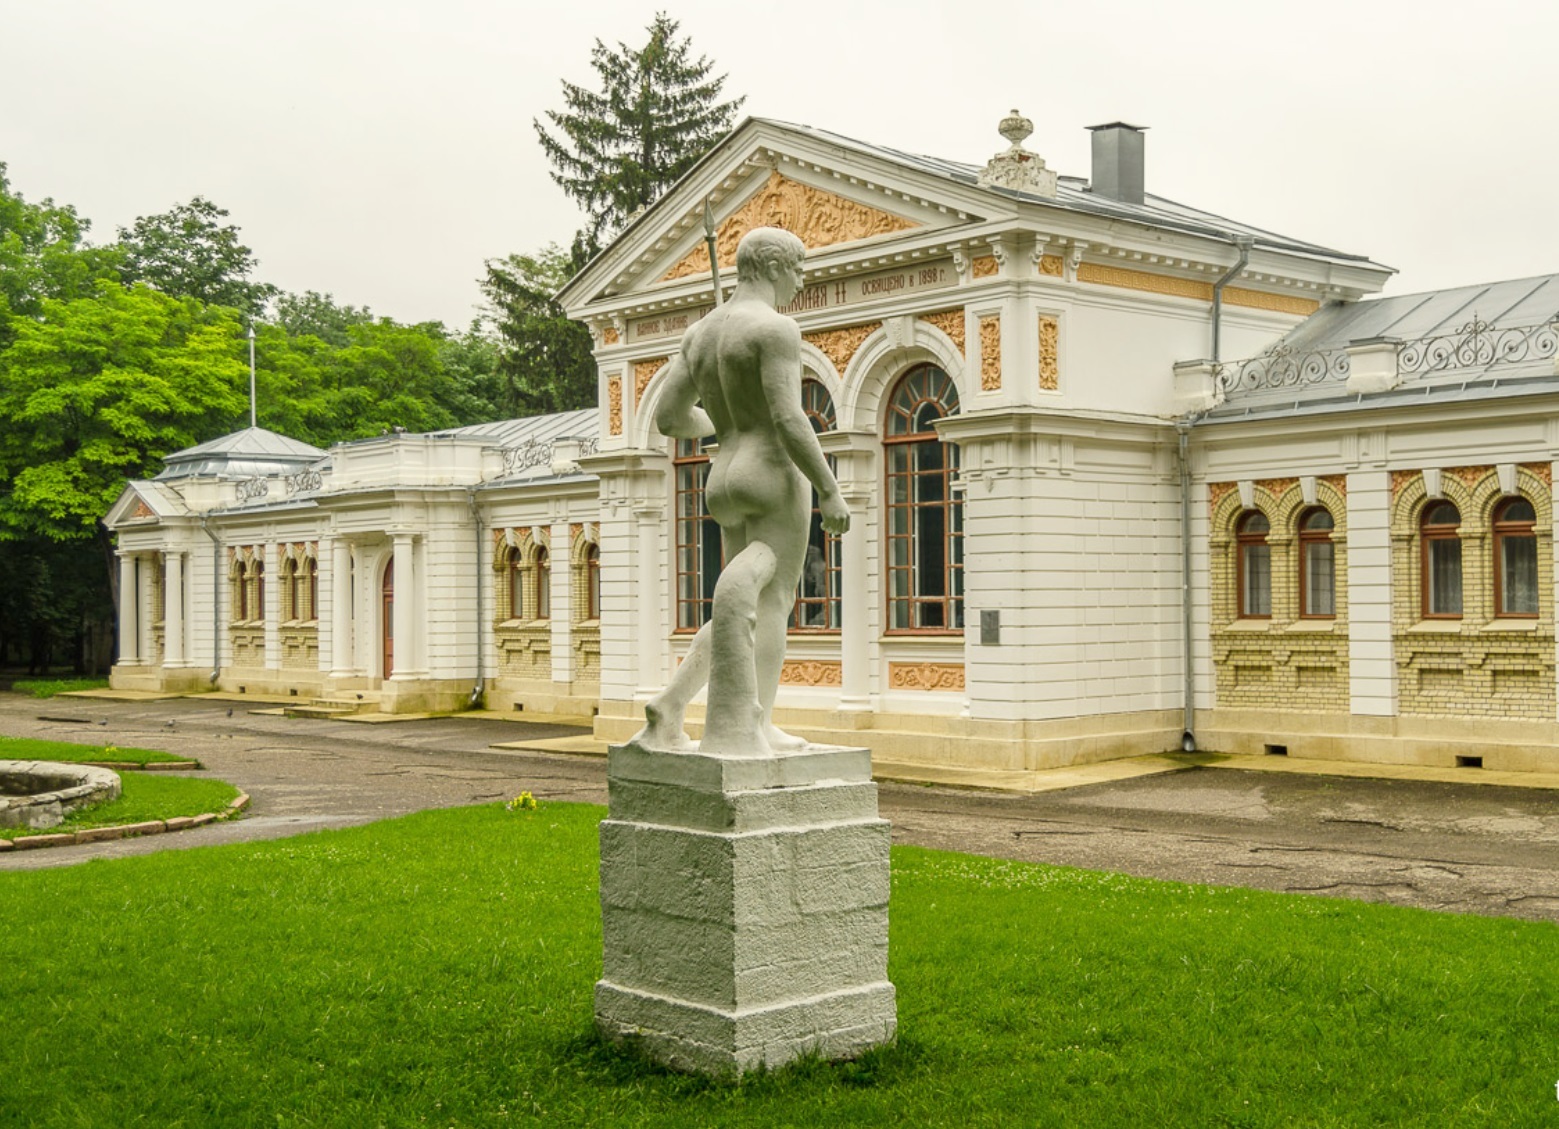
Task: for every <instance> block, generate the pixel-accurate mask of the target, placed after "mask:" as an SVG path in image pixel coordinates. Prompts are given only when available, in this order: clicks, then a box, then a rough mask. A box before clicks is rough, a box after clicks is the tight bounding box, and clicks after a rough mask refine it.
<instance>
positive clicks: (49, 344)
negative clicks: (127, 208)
mask: <svg viewBox="0 0 1559 1129" xmlns="http://www.w3.org/2000/svg"><path fill="white" fill-rule="evenodd" d="M238 317H239V315H238V311H236V310H232V309H227V308H223V307H219V306H208V307H202V306H201V305H200V303H199V302H197V301H196V300H194V299H192V298H182V299H180V298H173V297H170V296H169V295H167V294H162V293H159V292H157V291H155V290H152V289H150V288H148V287H145V286H135V287H131V288H126V287H123V286H120V285H119V284H117V283H113V282H108V281H100V282H98V284H97V287H96V293H95V294H94V295H93V296H91V297H86V298H75V299H70V300H59V299H45V300H44V302H43V303H42V309H41V312H40V313H39V315H38V317H37V318H36V319H34V318H17V319H14V320H13V322H12V328H13V331H14V333H15V338H14V340H13V341H12V342H11V344H10V347H9V348H7V349H6V350H5V352H4V353H0V420H3V421H4V422H5V426H4V428H3V429H0V539H4V538H8V537H18V536H26V535H29V534H33V535H39V536H42V537H47V538H51V539H53V540H58V541H68V540H81V539H85V538H88V537H90V536H92V534H93V531H94V529H95V528H96V526H97V523H98V521H99V519H100V518H102V516H103V514H104V513H106V512H107V511H108V508H109V506H110V505H111V504H112V503H113V502H114V501H115V499H117V498H118V496H119V493H120V491H121V490H122V489H123V488H124V482H125V479H126V478H136V477H143V476H147V475H152V474H155V473H156V472H157V471H158V470H159V469H161V462H162V459H163V457H164V456H165V455H167V454H169V453H171V452H173V451H177V450H180V449H181V448H184V447H189V446H192V445H193V444H195V443H198V442H200V441H202V440H204V439H209V438H212V437H213V436H216V435H220V434H222V433H223V432H225V431H228V430H231V427H232V424H233V422H234V421H235V420H237V419H238V418H239V417H240V416H241V415H242V413H243V410H244V407H245V397H244V395H243V394H242V393H241V392H240V391H239V389H240V388H241V387H242V386H243V385H244V383H245V381H246V372H245V368H244V365H243V363H242V361H240V360H239V358H238V356H237V355H236V351H235V348H234V345H235V342H236V341H237V340H238V338H239V335H240V327H239V324H238Z"/></svg>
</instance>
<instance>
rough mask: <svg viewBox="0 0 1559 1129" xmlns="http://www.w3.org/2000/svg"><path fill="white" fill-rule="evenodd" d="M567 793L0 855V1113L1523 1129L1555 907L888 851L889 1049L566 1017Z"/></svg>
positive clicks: (588, 909)
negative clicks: (82, 849) (9, 859)
mask: <svg viewBox="0 0 1559 1129" xmlns="http://www.w3.org/2000/svg"><path fill="white" fill-rule="evenodd" d="M600 816H601V811H600V809H599V808H591V807H585V806H572V805H565V804H544V805H542V807H541V809H540V810H539V811H528V812H512V813H511V812H506V811H504V810H503V809H502V807H501V806H498V805H493V806H488V807H483V808H464V809H450V810H445V811H435V812H424V813H421V814H419V815H415V816H410V817H407V818H404V819H399V820H393V821H389V822H385V823H379V824H374V825H370V826H366V827H361V828H353V829H349V830H344V831H333V832H324V833H318V834H313V835H307V836H301V837H297V838H291V839H284V840H275V841H270V842H264V843H254V844H242V845H233V846H222V847H211V848H203V849H200V850H195V851H166V852H159V853H156V854H153V855H148V856H144V857H139V858H130V859H121V860H116V861H113V862H93V863H89V864H86V865H83V866H77V867H69V868H63V869H55V870H48V871H36V872H16V873H4V872H0V922H5V923H6V924H5V927H4V928H3V929H0V967H3V968H5V969H6V970H7V971H6V990H7V991H6V1002H7V1008H6V1012H7V1018H8V1022H7V1024H6V1030H5V1037H4V1038H3V1039H0V1125H4V1126H7V1127H8V1129H9V1126H12V1125H23V1124H25V1125H28V1126H71V1127H76V1126H116V1127H117V1126H158V1127H170V1129H172V1127H193V1126H205V1125H222V1126H266V1127H268V1129H269V1127H282V1129H287V1127H293V1126H352V1127H357V1126H377V1125H389V1126H410V1125H424V1124H426V1125H437V1126H450V1125H455V1126H499V1125H513V1124H517V1123H522V1122H523V1123H531V1122H541V1123H550V1124H557V1125H592V1126H593V1125H612V1126H638V1125H645V1126H668V1127H676V1129H686V1127H689V1126H706V1125H715V1126H718V1125H728V1126H744V1127H745V1126H757V1125H794V1126H814V1125H873V1126H875V1125H913V1126H923V1125H924V1126H934V1125H952V1126H959V1127H968V1126H984V1125H1003V1126H1005V1125H1057V1126H1089V1127H1091V1126H1123V1127H1126V1126H1129V1127H1138V1126H1153V1127H1154V1129H1159V1127H1168V1126H1195V1127H1198V1129H1200V1127H1219V1126H1221V1127H1256V1126H1285V1127H1287V1126H1312V1127H1322V1126H1325V1127H1332V1126H1359V1125H1428V1126H1437V1127H1438V1126H1463V1125H1487V1126H1500V1127H1506V1126H1526V1125H1534V1126H1535V1125H1553V1124H1555V1110H1554V1102H1555V1094H1554V1081H1555V1079H1556V1078H1559V1006H1556V1005H1559V927H1556V926H1554V925H1551V924H1546V923H1531V922H1520V921H1514V920H1508V919H1495V918H1478V917H1459V916H1451V915H1438V914H1432V913H1428V912H1423V911H1415V910H1406V909H1399V908H1394V907H1389V906H1372V905H1363V904H1359V903H1352V902H1346V901H1341V900H1333V899H1321V898H1304V897H1297V896H1284V895H1277V894H1268V893H1262V892H1256V891H1246V890H1234V889H1227V888H1216V887H1202V886H1188V885H1178V884H1174V883H1165V882H1154V881H1147V880H1139V879H1131V878H1124V877H1120V876H1118V875H1110V874H1101V873H1092V872H1084V871H1077V870H1067V869H1061V868H1054V867H1045V866H1036V865H1029V864H1020V863H1011V862H1002V861H993V860H987V859H980V858H972V857H968V856H961V855H953V854H945V853H938V852H932V851H926V850H918V849H911V848H898V849H895V851H894V856H893V858H894V878H893V906H892V922H893V924H892V945H893V948H892V963H891V975H892V977H893V979H894V981H895V983H896V984H897V985H898V991H899V1020H900V1031H901V1037H900V1042H899V1045H898V1046H897V1047H895V1048H892V1049H888V1050H884V1051H880V1052H875V1053H873V1054H872V1055H870V1056H868V1057H867V1059H865V1060H864V1061H862V1062H859V1063H853V1064H841V1065H829V1064H824V1063H817V1062H811V1063H803V1064H801V1065H800V1066H799V1067H797V1068H793V1069H789V1070H784V1071H780V1072H777V1073H775V1074H772V1075H767V1076H758V1077H753V1078H749V1079H748V1080H747V1081H745V1082H743V1083H742V1084H741V1085H731V1084H725V1083H718V1082H711V1081H705V1080H701V1079H696V1078H685V1077H681V1076H677V1075H673V1074H669V1073H666V1072H664V1071H661V1070H658V1069H655V1068H653V1067H650V1066H647V1065H644V1064H642V1063H640V1062H637V1061H635V1060H633V1059H630V1058H628V1057H626V1056H624V1055H622V1054H620V1053H618V1052H616V1051H614V1050H611V1049H608V1048H605V1047H603V1046H602V1045H600V1044H599V1043H598V1042H597V1041H596V1040H595V1039H594V1038H593V1036H592V1035H591V1033H590V1032H591V985H592V983H593V981H594V980H595V979H596V977H597V976H598V975H599V972H600V944H601V940H600V924H599V902H598V900H597V893H596V857H597V854H596V849H595V843H596V822H597V820H598V819H599V818H600Z"/></svg>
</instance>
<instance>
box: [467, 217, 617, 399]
mask: <svg viewBox="0 0 1559 1129" xmlns="http://www.w3.org/2000/svg"><path fill="white" fill-rule="evenodd" d="M569 273H570V266H569V261H568V258H567V256H565V255H564V254H563V252H562V251H560V250H559V249H558V248H557V246H556V245H555V244H549V245H548V246H546V247H543V248H542V249H541V250H540V251H538V252H537V253H536V254H534V255H510V256H509V257H508V258H506V259H490V260H488V263H487V276H486V278H484V279H483V280H482V293H483V294H484V295H485V296H486V298H487V301H488V303H489V304H490V305H491V307H492V309H493V311H494V322H495V324H496V326H497V329H498V336H499V339H500V340H501V342H502V345H501V351H500V352H499V354H498V365H497V370H498V377H499V384H498V387H497V388H496V389H495V395H496V403H495V406H496V407H497V408H498V413H497V414H498V416H499V418H517V417H519V416H527V415H536V414H538V413H542V412H567V411H573V410H574V409H576V408H588V407H591V406H593V405H594V404H595V402H596V368H595V358H594V356H593V355H592V352H591V350H592V343H591V340H590V331H589V330H588V329H586V328H585V327H584V325H582V324H581V323H579V322H577V321H571V320H569V318H568V315H566V314H565V313H564V312H563V307H562V306H560V305H558V302H557V299H556V298H555V297H554V295H555V294H556V293H557V292H558V290H559V289H561V287H562V286H563V284H564V283H565V282H567V281H568V277H569Z"/></svg>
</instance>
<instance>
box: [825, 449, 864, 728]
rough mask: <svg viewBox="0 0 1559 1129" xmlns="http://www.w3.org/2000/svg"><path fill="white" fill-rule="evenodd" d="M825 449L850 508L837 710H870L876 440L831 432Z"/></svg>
mask: <svg viewBox="0 0 1559 1129" xmlns="http://www.w3.org/2000/svg"><path fill="white" fill-rule="evenodd" d="M822 443H823V449H824V450H825V451H827V452H828V453H829V454H830V455H832V456H833V457H834V466H835V475H836V477H837V478H838V480H839V490H840V493H842V494H843V495H844V500H845V504H846V505H847V506H848V507H849V508H850V528H849V530H848V531H846V533H845V534H844V536H843V537H842V538H840V545H839V550H840V553H839V556H840V559H839V586H840V592H839V615H840V624H839V659H840V664H841V666H842V668H843V669H842V671H841V679H840V690H839V708H840V709H845V710H866V709H870V708H871V614H870V613H871V596H870V593H869V590H868V587H867V582H868V576H869V573H870V571H871V566H870V563H869V561H868V560H867V553H868V551H869V546H868V544H867V529H868V526H869V524H870V516H871V514H870V508H871V506H872V505H873V495H874V491H873V490H872V486H873V484H874V483H875V482H876V459H875V457H874V452H875V450H876V446H877V441H876V437H875V436H874V435H872V434H871V433H870V432H829V433H827V434H825V435H823V436H822Z"/></svg>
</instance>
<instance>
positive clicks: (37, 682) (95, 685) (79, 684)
mask: <svg viewBox="0 0 1559 1129" xmlns="http://www.w3.org/2000/svg"><path fill="white" fill-rule="evenodd" d="M11 689H12V690H14V691H15V692H16V693H18V694H31V695H32V696H33V697H34V698H52V697H54V695H56V694H64V693H66V692H67V691H70V690H106V689H108V679H106V678H18V679H17V680H16V681H15V682H13V683H11Z"/></svg>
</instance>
